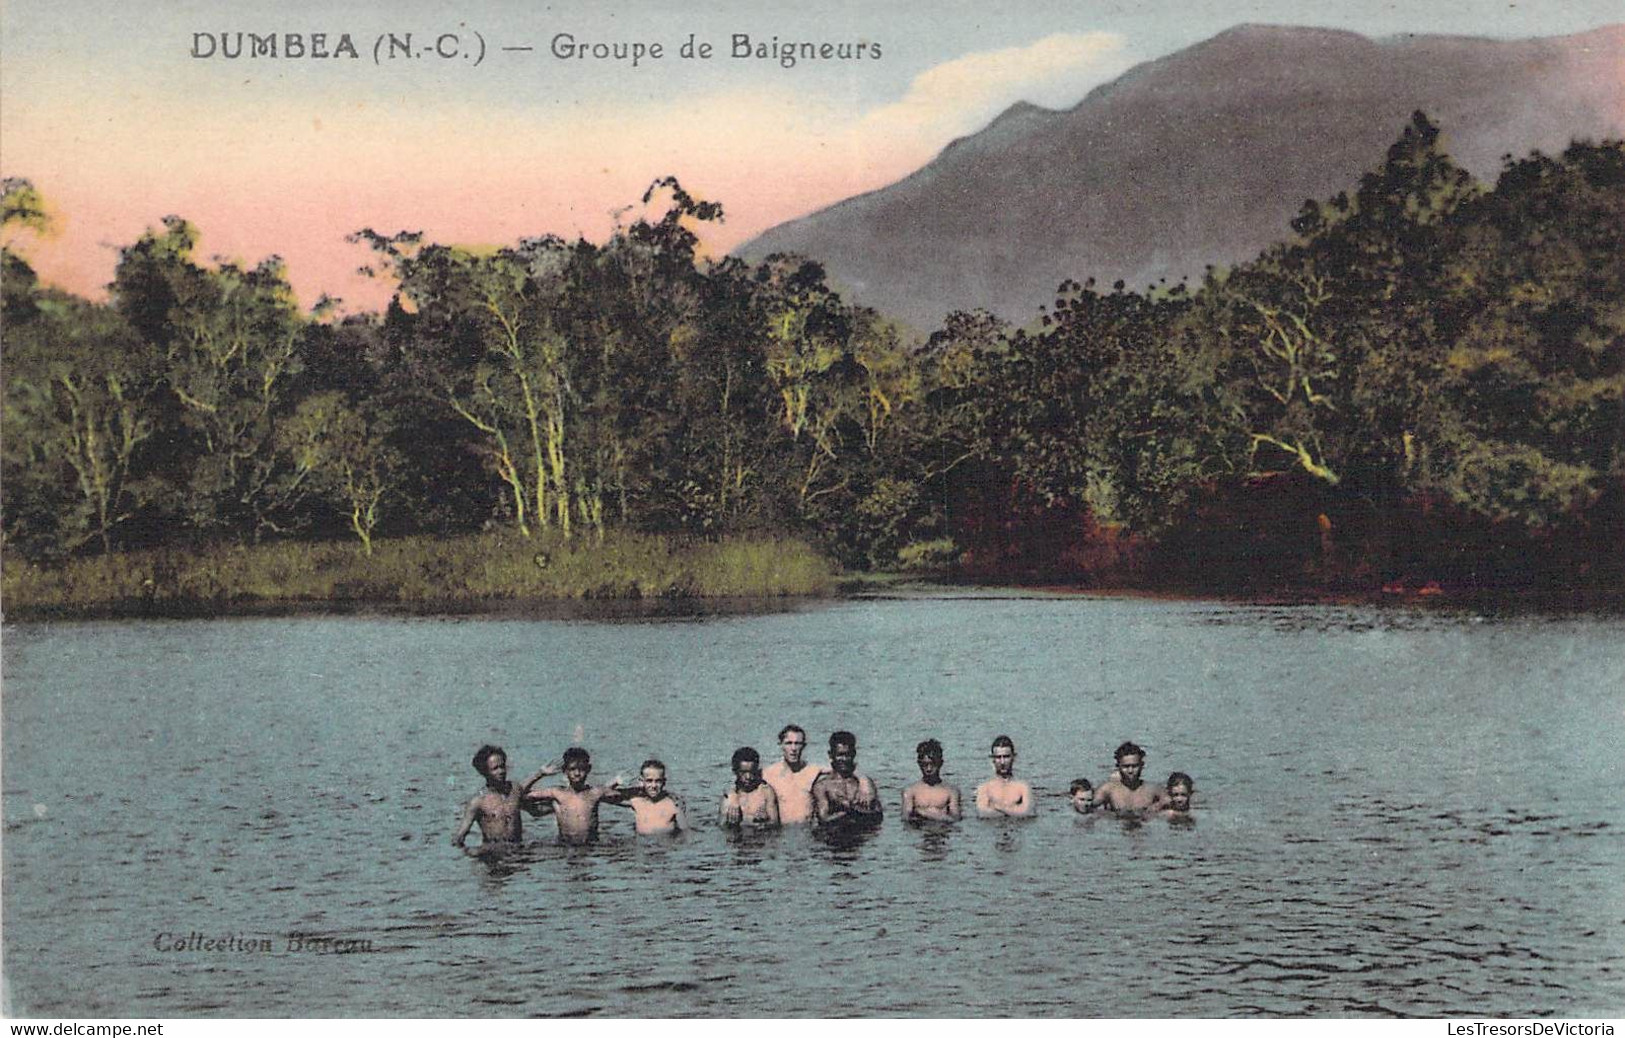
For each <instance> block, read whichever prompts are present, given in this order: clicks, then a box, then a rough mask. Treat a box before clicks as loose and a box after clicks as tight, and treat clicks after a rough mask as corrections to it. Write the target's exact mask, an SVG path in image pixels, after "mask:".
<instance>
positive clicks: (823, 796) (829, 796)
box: [812, 732, 882, 829]
mask: <svg viewBox="0 0 1625 1038" xmlns="http://www.w3.org/2000/svg"><path fill="white" fill-rule="evenodd" d="M829 768H830V770H828V771H826V772H824V773H823V774H822V775H819V776H818V781H816V782H814V783H813V789H812V791H813V815H814V817H816V818H817V819H818V825H819V827H820V828H824V829H832V828H833V829H871V828H874V827H875V826H878V825H879V824H880V820H881V817H882V812H881V808H880V793H879V791H878V790H876V789H875V784H874V782H873V781H872V780H871V779H870V778H869V776H867V775H860V774H858V737H857V736H855V735H853V734H852V733H851V732H836V733H834V734H833V735H831V736H830V737H829Z"/></svg>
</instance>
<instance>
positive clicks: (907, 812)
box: [903, 739, 961, 822]
mask: <svg viewBox="0 0 1625 1038" xmlns="http://www.w3.org/2000/svg"><path fill="white" fill-rule="evenodd" d="M914 759H915V761H916V762H917V763H918V764H919V765H920V781H918V782H916V783H914V785H912V786H910V787H908V788H907V789H905V790H903V818H904V820H906V821H910V822H957V821H959V819H960V817H961V815H960V811H959V787H957V786H950V785H948V784H947V783H946V782H943V781H942V743H940V742H937V740H935V739H927V740H925V741H924V742H922V743H920V745H919V746H917V747H915V749H914Z"/></svg>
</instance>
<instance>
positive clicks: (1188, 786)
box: [1157, 771, 1196, 824]
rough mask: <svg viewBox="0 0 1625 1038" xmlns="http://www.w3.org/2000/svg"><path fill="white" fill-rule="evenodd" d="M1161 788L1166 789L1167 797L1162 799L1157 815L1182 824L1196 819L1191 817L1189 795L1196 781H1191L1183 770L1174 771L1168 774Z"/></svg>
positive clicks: (1194, 787)
mask: <svg viewBox="0 0 1625 1038" xmlns="http://www.w3.org/2000/svg"><path fill="white" fill-rule="evenodd" d="M1163 788H1164V789H1165V790H1167V794H1166V797H1167V799H1165V800H1164V801H1163V803H1162V810H1161V811H1158V812H1157V817H1159V818H1166V819H1168V821H1170V822H1179V823H1184V824H1190V823H1192V822H1194V821H1196V819H1194V818H1192V817H1191V795H1192V794H1193V793H1195V792H1196V783H1195V782H1193V781H1191V777H1190V776H1189V775H1187V774H1185V773H1184V772H1183V771H1176V772H1174V773H1173V774H1172V775H1169V776H1168V784H1167V785H1166V786H1164V787H1163Z"/></svg>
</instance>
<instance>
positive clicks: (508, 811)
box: [451, 745, 559, 847]
mask: <svg viewBox="0 0 1625 1038" xmlns="http://www.w3.org/2000/svg"><path fill="white" fill-rule="evenodd" d="M558 765H559V762H558V761H554V762H553V763H552V764H548V765H546V766H545V767H543V768H542V770H540V771H538V772H537V773H536V774H534V775H532V776H531V777H530V778H528V779H526V780H525V781H523V782H517V783H515V782H509V781H508V755H507V754H506V753H505V752H503V750H502V747H500V746H491V745H485V746H481V747H480V748H479V750H478V752H476V753H475V754H474V770H475V771H477V772H479V773H480V775H481V777H483V778H484V779H485V792H483V793H480V794H479V795H478V796H476V797H475V798H474V799H472V800H470V801H469V802H468V806H467V807H465V808H464V809H463V817H462V819H461V820H460V821H459V822H458V823H457V835H455V836H453V837H452V838H451V842H452V845H453V846H456V847H461V846H463V841H464V840H466V839H468V833H469V831H470V830H471V829H473V828H474V823H475V822H478V823H479V825H480V836H481V838H482V839H483V840H484V842H485V843H486V844H491V845H497V844H510V843H518V842H519V840H520V838H521V837H523V836H524V822H523V820H522V819H521V818H520V816H519V812H520V809H521V808H523V809H524V810H526V811H529V812H530V813H531V814H533V815H542V814H546V813H547V810H548V809H547V808H546V807H544V806H543V803H542V801H540V800H538V799H535V798H534V797H532V796H530V795H529V794H530V788H531V787H532V786H534V785H535V784H536V783H538V782H540V781H541V780H542V779H543V778H545V777H546V776H548V775H557V774H558V772H559V768H558Z"/></svg>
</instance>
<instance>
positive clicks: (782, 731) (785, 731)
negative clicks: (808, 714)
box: [778, 724, 807, 742]
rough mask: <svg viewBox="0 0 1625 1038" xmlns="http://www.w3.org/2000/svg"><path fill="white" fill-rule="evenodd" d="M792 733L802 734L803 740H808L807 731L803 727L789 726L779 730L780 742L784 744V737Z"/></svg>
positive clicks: (797, 725)
mask: <svg viewBox="0 0 1625 1038" xmlns="http://www.w3.org/2000/svg"><path fill="white" fill-rule="evenodd" d="M791 732H800V733H801V738H802V739H803V740H805V739H806V738H807V729H805V728H803V727H801V726H800V725H799V724H787V725H785V726H784V727H783V728H780V729H779V740H778V741H779V742H783V741H784V737H785V736H786V735H789V734H790V733H791Z"/></svg>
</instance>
